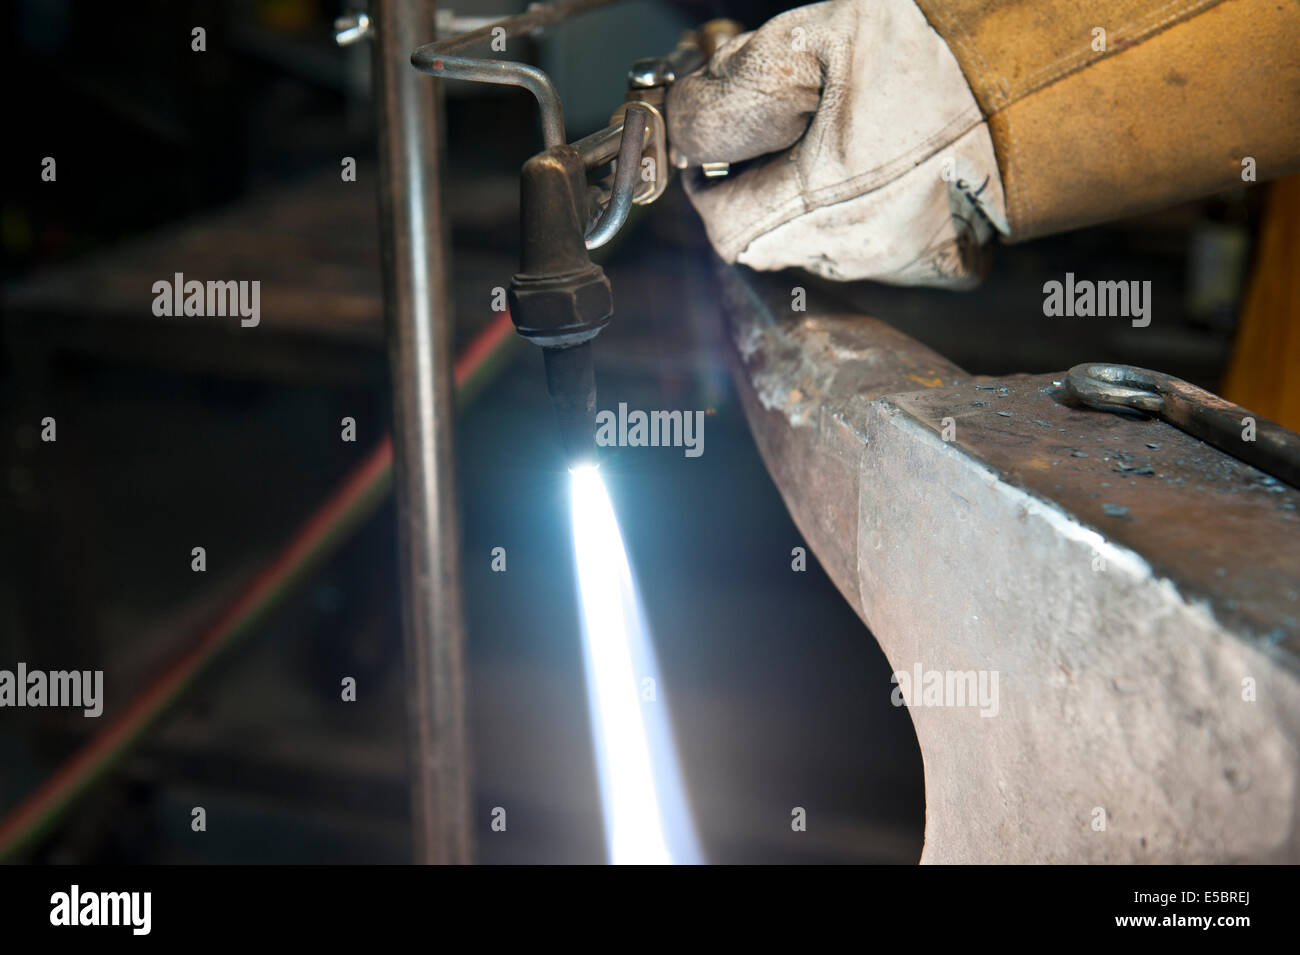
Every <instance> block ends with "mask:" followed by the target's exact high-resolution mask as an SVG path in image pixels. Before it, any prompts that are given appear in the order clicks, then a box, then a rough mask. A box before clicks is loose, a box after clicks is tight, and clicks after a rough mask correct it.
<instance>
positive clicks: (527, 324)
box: [508, 265, 614, 347]
mask: <svg viewBox="0 0 1300 955" xmlns="http://www.w3.org/2000/svg"><path fill="white" fill-rule="evenodd" d="M508 297H509V302H510V315H511V317H512V318H513V319H514V322H515V327H516V328H517V329H518V330H519V334H520V335H523V336H524V337H525V338H528V339H530V340H532V341H534V342H536V343H537V344H538V345H542V346H543V347H554V346H558V345H576V344H578V343H579V342H583V341H586V340H588V339H590V338H594V337H595V335H596V334H597V333H598V332H599V331H600V330H601V329H602V328H604V327H605V326H606V325H608V324H609V320H610V318H611V316H612V315H613V314H614V295H613V292H612V290H611V289H610V284H609V279H608V278H607V277H606V275H605V272H604V270H603V269H601V268H600V267H599V266H595V265H593V266H592V267H591V268H589V269H586V270H583V271H582V272H580V273H578V274H576V275H564V276H546V277H544V278H538V277H532V276H527V275H516V276H515V277H514V279H513V280H512V281H511V283H510V292H509V296H508Z"/></svg>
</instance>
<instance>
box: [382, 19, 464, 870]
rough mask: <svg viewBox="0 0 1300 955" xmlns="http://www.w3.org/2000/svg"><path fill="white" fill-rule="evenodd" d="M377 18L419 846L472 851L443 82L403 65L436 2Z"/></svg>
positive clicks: (420, 855)
mask: <svg viewBox="0 0 1300 955" xmlns="http://www.w3.org/2000/svg"><path fill="white" fill-rule="evenodd" d="M374 21H375V22H374V31H375V41H376V42H375V48H374V56H373V64H374V80H375V82H374V88H375V97H376V105H377V107H378V122H379V213H380V242H381V249H382V252H383V266H384V318H385V322H386V324H387V331H388V342H389V361H390V365H391V371H392V383H393V384H392V386H393V438H394V445H395V447H394V450H395V464H396V469H397V472H396V491H397V514H398V541H399V547H400V558H401V573H402V623H403V631H404V637H405V652H406V696H407V708H408V716H409V731H408V736H409V740H408V748H409V755H410V774H411V822H412V828H413V832H412V835H413V840H414V857H415V860H416V861H417V862H422V863H466V862H469V861H470V859H471V854H472V840H471V836H470V785H469V761H468V753H467V744H466V732H465V699H464V697H465V676H464V624H463V621H462V617H461V595H460V566H459V557H458V547H457V536H458V535H457V527H456V520H457V518H456V495H455V480H454V476H455V469H454V458H453V450H452V437H453V429H454V424H455V418H454V413H453V398H452V372H451V369H452V363H451V347H452V342H451V323H450V314H449V307H448V283H447V275H448V272H447V269H448V265H447V260H446V255H445V249H446V224H445V222H444V220H443V214H442V196H441V183H440V180H439V164H440V160H441V156H440V142H439V135H438V130H439V125H440V123H441V111H442V100H441V95H440V90H439V87H438V85H437V84H433V83H428V82H426V81H425V80H424V79H423V78H422V77H420V76H419V75H418V74H417V73H416V72H415V71H413V70H412V69H411V68H410V65H409V56H410V51H411V49H412V48H413V47H414V46H415V45H416V44H417V43H418V42H420V41H421V40H422V39H424V38H425V37H426V36H427V34H428V31H430V30H432V29H433V23H434V4H433V3H432V2H431V0H377V2H376V4H375V7H374Z"/></svg>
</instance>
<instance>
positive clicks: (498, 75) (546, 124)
mask: <svg viewBox="0 0 1300 955" xmlns="http://www.w3.org/2000/svg"><path fill="white" fill-rule="evenodd" d="M436 46H437V44H432V45H431V46H426V47H420V49H418V50H416V51H415V52H414V53H412V54H411V65H412V66H414V67H415V68H416V69H417V70H419V71H420V72H421V73H428V74H429V75H430V76H436V77H439V78H440V79H444V80H467V81H469V82H472V83H493V84H495V85H498V86H518V87H522V88H523V89H526V90H528V91H529V92H530V93H532V94H533V97H534V98H535V99H536V100H537V105H538V107H539V108H540V109H541V112H542V141H543V142H544V144H545V145H546V147H547V148H550V147H551V146H559V145H561V144H562V143H563V142H564V141H565V133H564V106H563V104H562V103H561V102H560V94H559V92H558V91H557V90H556V89H555V84H554V83H553V82H551V78H550V77H549V76H547V75H546V73H545V72H544V71H543V70H541V69H538V68H537V67H535V66H530V65H529V64H527V63H515V62H512V61H510V60H487V59H474V58H471V57H463V56H452V55H450V54H446V53H437V52H433V51H432V47H436Z"/></svg>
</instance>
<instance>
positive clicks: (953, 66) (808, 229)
mask: <svg viewBox="0 0 1300 955" xmlns="http://www.w3.org/2000/svg"><path fill="white" fill-rule="evenodd" d="M667 119H668V124H669V135H670V141H671V142H672V144H673V146H674V148H675V149H676V150H678V152H680V153H682V154H684V155H685V156H686V157H688V158H689V159H690V161H691V162H692V163H693V164H698V163H702V162H729V163H733V164H736V163H744V165H743V166H741V167H737V166H733V168H732V171H731V174H730V175H729V176H727V177H725V178H717V179H708V178H705V177H703V176H702V175H701V174H700V172H699V170H698V169H694V168H693V169H690V170H688V171H687V172H686V174H685V175H684V180H685V183H686V188H687V192H688V193H689V195H690V197H691V200H692V202H693V203H694V204H695V207H696V209H697V210H698V211H699V213H700V216H701V217H702V218H703V220H704V225H705V228H706V229H707V231H708V234H709V239H710V240H711V241H712V243H713V245H714V247H715V248H716V249H717V251H718V254H719V255H721V256H722V258H724V259H725V260H726V261H728V262H741V263H743V264H745V265H748V266H751V267H753V268H756V269H781V268H786V267H789V266H799V267H801V268H804V269H807V270H808V271H810V272H814V273H816V274H818V275H823V276H826V277H828V278H832V279H859V278H872V279H877V280H880V281H883V282H890V283H894V284H899V285H940V286H947V287H964V286H969V285H972V284H975V283H976V282H977V281H978V280H979V279H980V278H981V272H982V262H983V260H984V257H983V256H982V255H981V254H980V252H981V248H982V246H983V245H984V243H985V242H987V241H988V240H989V239H990V238H991V237H992V236H993V235H994V234H995V232H997V231H1000V232H1003V233H1006V232H1007V231H1008V229H1007V223H1006V211H1005V205H1004V202H1003V195H1002V181H1001V177H1000V175H999V173H998V166H997V160H996V158H995V156H994V152H993V142H992V139H991V138H990V136H989V132H988V127H987V125H986V124H985V122H984V118H983V115H982V114H981V112H980V109H979V106H978V105H977V103H976V101H975V97H974V95H973V94H972V93H971V90H970V87H969V86H968V85H967V82H966V79H965V78H964V76H963V75H962V72H961V69H960V67H959V66H958V64H957V61H956V60H955V59H954V57H953V55H952V53H951V52H950V51H949V49H948V46H947V44H946V43H945V42H944V41H943V40H942V39H941V38H940V37H939V35H938V34H937V33H935V32H934V30H933V29H932V28H931V27H930V25H929V23H928V22H927V21H926V19H925V16H924V15H923V14H922V13H921V11H920V9H919V8H918V7H917V6H916V4H915V3H914V2H913V0H832V2H829V3H817V4H813V5H811V6H807V7H800V8H798V9H795V10H791V11H789V12H788V13H784V14H782V15H780V16H778V17H775V18H774V19H772V20H771V21H769V22H768V23H767V24H766V25H764V26H763V27H762V28H760V29H758V30H756V31H754V32H752V33H745V34H742V35H740V36H738V37H735V38H734V39H732V40H730V41H729V42H727V43H725V44H724V45H723V46H722V47H721V48H720V49H719V50H718V51H717V52H716V53H715V54H714V56H713V58H712V59H711V60H710V62H709V63H708V64H707V66H706V67H705V68H704V69H703V70H700V71H699V72H696V73H693V74H691V75H690V76H686V77H683V78H682V79H680V80H678V81H677V82H676V83H675V84H674V85H673V87H672V88H671V89H670V91H669V94H668V103H667ZM746 161H748V162H746Z"/></svg>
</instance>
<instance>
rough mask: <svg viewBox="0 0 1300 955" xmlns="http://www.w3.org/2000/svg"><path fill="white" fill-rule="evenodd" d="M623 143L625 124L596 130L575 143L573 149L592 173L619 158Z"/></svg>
mask: <svg viewBox="0 0 1300 955" xmlns="http://www.w3.org/2000/svg"><path fill="white" fill-rule="evenodd" d="M622 142H623V124H622V123H615V124H614V125H613V126H606V127H605V128H604V129H598V130H596V132H594V133H592V134H591V135H590V136H584V137H582V139H579V140H577V141H576V142H574V143H573V148H574V149H576V150H577V151H578V153H579V154H580V155H581V156H582V164H583V165H584V166H585V167H586V168H587V171H588V172H590V171H591V170H593V169H596V168H597V167H599V166H603V165H605V163H607V162H612V161H613V160H614V159H615V158H617V156H618V149H619V146H620V145H621V144H622Z"/></svg>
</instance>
